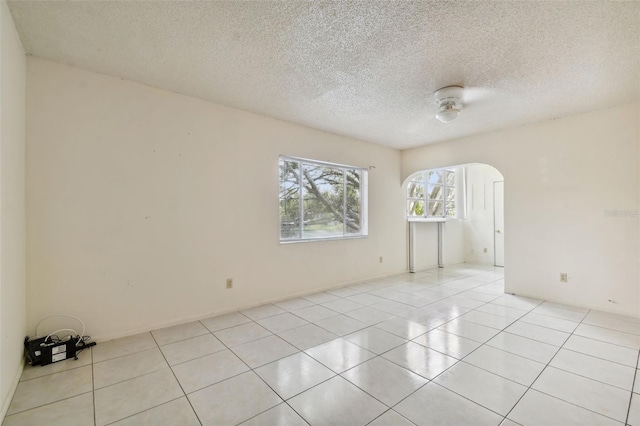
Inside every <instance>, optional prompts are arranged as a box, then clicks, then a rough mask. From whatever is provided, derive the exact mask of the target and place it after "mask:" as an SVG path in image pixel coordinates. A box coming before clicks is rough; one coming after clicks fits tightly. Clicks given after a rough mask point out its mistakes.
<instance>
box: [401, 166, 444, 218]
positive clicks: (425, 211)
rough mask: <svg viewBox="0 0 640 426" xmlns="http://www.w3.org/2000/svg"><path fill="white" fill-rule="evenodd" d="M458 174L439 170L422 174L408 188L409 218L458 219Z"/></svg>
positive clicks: (416, 176)
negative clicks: (456, 201)
mask: <svg viewBox="0 0 640 426" xmlns="http://www.w3.org/2000/svg"><path fill="white" fill-rule="evenodd" d="M455 199H456V172H455V170H454V169H439V170H428V171H424V172H420V173H418V174H417V175H415V176H414V177H413V178H412V179H411V181H410V182H409V186H408V187H407V216H409V217H434V218H435V217H442V218H446V217H456V203H455Z"/></svg>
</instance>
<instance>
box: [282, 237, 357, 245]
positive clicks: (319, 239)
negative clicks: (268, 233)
mask: <svg viewBox="0 0 640 426" xmlns="http://www.w3.org/2000/svg"><path fill="white" fill-rule="evenodd" d="M367 237H368V235H353V236H349V237H327V238H303V239H299V240H280V244H281V245H287V244H298V243H315V242H320V241H338V240H359V239H362V238H367Z"/></svg>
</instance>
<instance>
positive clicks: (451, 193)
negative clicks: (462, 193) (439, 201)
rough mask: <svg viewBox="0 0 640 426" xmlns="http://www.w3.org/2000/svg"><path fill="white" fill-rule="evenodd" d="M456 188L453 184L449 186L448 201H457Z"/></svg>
mask: <svg viewBox="0 0 640 426" xmlns="http://www.w3.org/2000/svg"><path fill="white" fill-rule="evenodd" d="M455 199H456V188H455V187H453V186H447V201H455Z"/></svg>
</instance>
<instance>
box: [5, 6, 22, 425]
mask: <svg viewBox="0 0 640 426" xmlns="http://www.w3.org/2000/svg"><path fill="white" fill-rule="evenodd" d="M24 150H25V55H24V50H23V49H22V44H21V43H20V39H19V38H18V34H17V32H16V29H15V27H14V25H13V20H12V19H11V14H10V13H9V8H8V7H7V3H6V2H5V1H4V0H3V1H0V333H1V336H0V398H1V399H0V402H1V403H2V408H1V410H2V411H0V419H2V418H3V417H4V414H5V413H6V411H7V408H8V406H9V403H10V402H11V397H12V396H13V392H14V391H15V386H16V385H17V381H18V379H19V378H20V374H21V372H22V353H23V346H22V341H23V340H24V337H25V335H26V334H27V327H26V305H25V294H26V279H25V195H24V191H25V160H24Z"/></svg>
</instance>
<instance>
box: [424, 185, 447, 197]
mask: <svg viewBox="0 0 640 426" xmlns="http://www.w3.org/2000/svg"><path fill="white" fill-rule="evenodd" d="M442 197H443V195H442V185H431V184H429V185H427V198H428V199H429V200H442Z"/></svg>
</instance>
